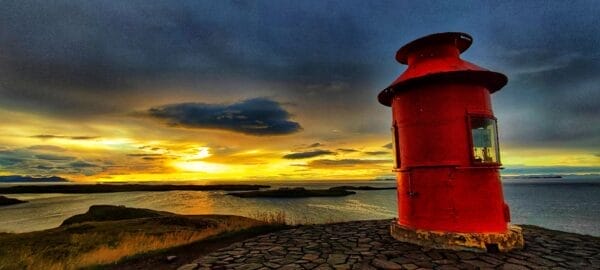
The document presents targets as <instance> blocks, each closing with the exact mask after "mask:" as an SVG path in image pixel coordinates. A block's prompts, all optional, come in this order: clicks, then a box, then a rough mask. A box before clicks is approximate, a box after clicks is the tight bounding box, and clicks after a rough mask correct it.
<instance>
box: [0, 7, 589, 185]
mask: <svg viewBox="0 0 600 270" xmlns="http://www.w3.org/2000/svg"><path fill="white" fill-rule="evenodd" d="M500 6H501V7H499V8H498V9H495V8H494V9H490V6H489V5H487V4H486V3H477V2H475V3H470V4H464V5H463V4H450V3H435V4H431V3H429V4H416V3H415V4H412V3H410V4H409V3H395V4H392V5H390V6H385V7H384V5H378V4H373V3H367V2H357V3H352V4H350V3H347V2H338V3H334V2H332V3H316V2H313V3H284V2H260V1H259V2H252V3H245V4H242V3H237V2H222V3H221V2H219V3H212V4H210V5H203V4H190V5H189V6H188V5H179V6H177V5H172V4H167V3H152V4H150V3H149V4H147V5H138V4H135V3H131V2H118V1H116V2H106V3H96V2H85V3H71V4H68V5H66V4H65V5H58V4H53V3H50V2H48V3H37V4H35V5H31V4H23V3H21V4H20V3H19V1H17V2H11V3H6V5H5V7H4V8H3V9H2V10H0V25H2V26H3V30H2V34H0V123H1V124H0V126H1V128H0V175H28V176H51V175H56V176H61V177H64V178H67V179H70V180H73V181H78V182H95V181H100V182H106V181H204V180H232V181H261V180H288V179H291V180H312V179H319V180H324V179H331V180H335V179H344V180H348V179H363V180H365V179H379V178H389V177H390V176H393V173H392V171H391V169H392V153H391V147H390V142H391V134H390V119H391V117H390V111H389V108H386V107H384V106H381V105H380V104H378V102H377V100H376V96H377V94H378V93H379V91H380V90H381V89H383V88H385V87H387V86H388V85H389V84H390V78H395V77H396V76H398V74H400V73H401V72H402V71H403V70H404V68H405V67H406V66H402V65H399V64H398V63H397V62H396V61H395V60H394V53H395V52H396V50H397V49H398V47H399V46H400V45H402V44H405V43H406V42H408V41H411V40H413V39H414V38H417V37H420V36H423V35H425V34H429V33H435V32H447V31H464V32H468V33H471V34H472V35H473V36H474V37H476V38H475V40H474V42H475V43H476V44H477V46H475V47H474V48H473V49H471V50H469V51H467V52H465V54H464V55H463V57H464V58H465V59H469V60H470V61H473V62H474V63H481V65H482V66H485V67H487V68H490V69H492V70H497V71H498V72H502V73H504V74H506V75H507V76H508V78H509V82H508V84H507V85H506V87H504V88H503V90H502V91H500V92H498V93H495V94H494V95H493V96H492V101H493V109H494V112H495V114H496V116H497V118H498V128H499V140H500V149H501V161H502V164H503V165H504V167H505V168H507V169H510V168H534V167H535V168H540V167H548V168H556V167H560V168H564V170H565V171H569V172H573V173H600V144H599V142H600V130H599V129H598V127H600V123H599V122H598V119H600V118H598V115H599V111H598V110H599V108H600V105H599V104H598V101H599V100H600V97H599V96H598V95H599V93H600V91H598V90H597V89H598V88H597V85H600V82H599V79H598V78H599V77H598V76H597V74H598V71H599V70H600V65H599V64H598V63H599V62H598V61H597V59H598V52H599V46H597V44H598V37H599V36H600V35H598V34H597V33H598V27H597V24H596V23H592V22H594V21H595V16H594V15H595V12H593V11H591V10H589V7H586V6H587V5H583V4H582V5H570V4H564V3H560V2H555V3H547V4H545V5H543V6H541V5H539V4H538V3H535V2H529V3H522V4H520V5H510V4H508V5H500ZM406 10H413V11H411V12H410V13H411V14H422V15H421V16H399V15H398V12H405V11H406ZM524 10H536V11H540V12H536V13H534V14H530V13H528V12H523V11H524ZM450 11H451V12H450ZM449 12H450V13H449ZM455 12H456V13H455ZM457 14H460V15H457ZM572 14H578V15H577V16H573V15H572ZM482 15H483V16H482ZM223 18H228V19H223ZM232 18H235V19H232ZM374 18H376V19H374ZM564 18H577V20H564ZM440 19H442V22H443V23H439V22H440ZM555 33H561V34H560V35H556V34H555ZM549 40H551V41H552V42H549ZM506 173H510V172H509V171H508V170H507V171H506Z"/></svg>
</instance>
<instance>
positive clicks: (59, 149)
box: [27, 145, 67, 152]
mask: <svg viewBox="0 0 600 270" xmlns="http://www.w3.org/2000/svg"><path fill="white" fill-rule="evenodd" d="M27 149H30V150H42V151H50V152H64V151H67V149H65V148H62V147H60V146H56V145H32V146H29V147H27Z"/></svg>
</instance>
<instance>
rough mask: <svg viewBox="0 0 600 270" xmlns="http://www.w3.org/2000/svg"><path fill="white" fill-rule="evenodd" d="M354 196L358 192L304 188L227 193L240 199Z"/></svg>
mask: <svg viewBox="0 0 600 270" xmlns="http://www.w3.org/2000/svg"><path fill="white" fill-rule="evenodd" d="M352 194H356V192H354V191H349V190H346V189H334V188H330V189H305V188H303V187H296V188H279V189H271V190H258V191H248V192H233V193H227V195H231V196H235V197H240V198H308V197H342V196H348V195H352Z"/></svg>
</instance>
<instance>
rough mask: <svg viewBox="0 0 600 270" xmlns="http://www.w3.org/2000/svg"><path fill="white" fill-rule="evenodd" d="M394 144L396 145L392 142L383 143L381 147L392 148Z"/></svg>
mask: <svg viewBox="0 0 600 270" xmlns="http://www.w3.org/2000/svg"><path fill="white" fill-rule="evenodd" d="M393 146H394V145H393V144H392V143H388V144H385V145H382V146H381V147H383V148H387V149H392V147H393Z"/></svg>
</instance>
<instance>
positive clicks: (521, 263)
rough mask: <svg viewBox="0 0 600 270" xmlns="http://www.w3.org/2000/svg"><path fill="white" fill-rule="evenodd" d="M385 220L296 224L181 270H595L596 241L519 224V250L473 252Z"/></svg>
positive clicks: (599, 257)
mask: <svg viewBox="0 0 600 270" xmlns="http://www.w3.org/2000/svg"><path fill="white" fill-rule="evenodd" d="M390 222H391V221H390V220H370V221H351V222H343V223H334V224H319V225H306V226H300V227H297V228H294V229H289V230H283V231H278V232H274V233H269V234H265V235H261V236H257V237H254V238H251V239H247V240H245V241H243V242H239V243H235V244H232V245H231V246H229V247H226V248H223V249H220V250H217V251H215V252H212V253H210V254H206V255H205V256H202V257H200V258H198V259H197V260H195V261H194V262H191V263H189V264H186V265H183V266H182V267H181V268H180V269H257V270H258V269H261V270H263V269H448V270H450V269H515V270H520V269H526V270H528V269H600V264H599V263H598V262H600V238H599V237H593V236H589V235H579V234H574V233H567V232H560V231H553V230H548V229H544V228H540V227H536V226H528V225H524V226H522V228H523V235H524V237H525V248H524V249H522V250H516V251H511V252H508V253H473V252H465V251H452V250H436V249H427V248H422V247H420V246H417V245H413V244H409V243H404V242H400V241H397V240H395V239H393V238H392V237H391V236H390V233H389V225H390ZM200 266H201V267H200Z"/></svg>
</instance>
